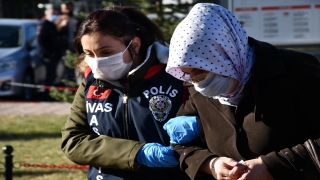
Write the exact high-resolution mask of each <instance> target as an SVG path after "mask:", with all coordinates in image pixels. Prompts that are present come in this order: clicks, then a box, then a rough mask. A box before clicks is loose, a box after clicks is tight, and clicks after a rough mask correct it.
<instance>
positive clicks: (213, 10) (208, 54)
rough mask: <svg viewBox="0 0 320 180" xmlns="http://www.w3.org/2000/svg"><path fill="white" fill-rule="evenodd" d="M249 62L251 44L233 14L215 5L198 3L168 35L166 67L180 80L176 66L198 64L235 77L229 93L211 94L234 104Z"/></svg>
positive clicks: (245, 76)
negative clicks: (237, 83)
mask: <svg viewBox="0 0 320 180" xmlns="http://www.w3.org/2000/svg"><path fill="white" fill-rule="evenodd" d="M252 64H253V48H250V47H249V44H248V36H247V33H246V31H245V30H244V29H243V28H242V26H241V24H240V23H239V22H238V21H237V19H236V18H235V16H234V15H233V14H232V13H231V12H230V11H228V10H227V9H225V8H223V7H221V6H219V5H216V4H211V3H198V4H196V5H195V6H194V7H193V8H192V9H191V10H190V12H189V14H188V15H187V17H186V18H185V19H184V20H183V21H181V22H180V24H179V25H178V26H177V27H176V29H175V31H174V33H173V35H172V38H171V41H170V47H169V59H168V64H167V68H166V71H167V72H168V73H169V74H171V75H172V76H174V77H176V78H178V79H180V80H183V78H182V76H183V72H182V71H181V69H180V68H200V69H204V70H207V71H211V72H213V73H216V74H220V75H224V76H229V77H232V78H235V79H237V80H239V81H240V83H239V86H238V87H237V88H236V90H235V91H233V92H232V94H227V95H221V96H217V97H214V98H216V99H219V100H220V102H221V103H223V104H228V105H236V104H237V103H238V101H239V99H240V96H241V94H242V90H243V86H244V84H245V83H246V82H247V81H248V79H249V77H250V70H251V67H252Z"/></svg>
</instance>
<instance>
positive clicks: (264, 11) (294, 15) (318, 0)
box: [232, 0, 320, 45]
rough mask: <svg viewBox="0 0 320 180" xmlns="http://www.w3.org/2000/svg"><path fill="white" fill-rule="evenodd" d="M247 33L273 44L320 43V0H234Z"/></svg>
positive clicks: (234, 6) (236, 13) (234, 11)
mask: <svg viewBox="0 0 320 180" xmlns="http://www.w3.org/2000/svg"><path fill="white" fill-rule="evenodd" d="M232 11H233V13H234V14H235V16H236V18H237V19H238V20H239V21H240V22H241V23H242V25H243V27H244V29H245V30H246V31H247V33H248V35H249V36H251V37H253V38H255V39H258V40H261V41H266V42H269V43H271V44H274V45H307V44H320V0H233V10H232Z"/></svg>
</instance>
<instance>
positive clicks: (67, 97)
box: [49, 50, 78, 103]
mask: <svg viewBox="0 0 320 180" xmlns="http://www.w3.org/2000/svg"><path fill="white" fill-rule="evenodd" d="M62 60H63V61H64V63H65V65H66V66H68V67H70V68H72V69H75V67H76V64H77V60H78V55H77V54H76V53H73V52H71V51H69V50H67V51H66V55H65V56H63V57H62ZM61 81H62V83H63V84H64V85H65V86H66V87H78V84H77V83H76V82H75V81H70V80H66V79H62V80H61ZM49 95H50V96H51V97H52V98H53V99H55V100H57V101H61V102H69V103H72V101H73V99H74V96H75V91H70V90H68V89H63V90H60V89H57V88H55V87H51V88H50V90H49Z"/></svg>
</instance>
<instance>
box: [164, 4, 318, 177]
mask: <svg viewBox="0 0 320 180" xmlns="http://www.w3.org/2000/svg"><path fill="white" fill-rule="evenodd" d="M169 49H170V51H169V61H168V65H167V68H166V71H167V72H168V73H169V74H171V75H172V76H174V77H176V78H178V79H180V80H182V81H186V83H185V85H186V86H188V89H189V93H190V96H189V100H188V101H187V102H186V103H185V104H183V105H182V106H181V108H180V110H179V112H178V117H176V118H173V119H171V120H170V121H168V122H167V123H166V124H165V125H164V129H166V130H167V132H168V134H169V136H170V141H171V143H173V144H176V145H173V146H174V147H173V149H174V150H176V152H178V153H179V154H180V168H181V169H182V170H183V171H185V172H186V173H187V174H188V175H189V177H190V178H191V179H196V177H198V176H200V175H201V176H203V175H204V173H207V174H209V176H212V175H213V176H214V178H216V179H241V180H243V179H246V180H251V179H259V180H264V179H266V180H271V179H290V180H298V179H299V180H301V179H315V178H319V176H320V172H319V169H317V164H316V162H314V161H313V160H315V161H316V160H317V159H316V158H313V157H312V155H310V154H309V151H308V147H309V146H308V145H306V144H307V142H311V145H313V147H314V148H319V145H318V144H320V111H319V110H318V109H319V103H320V93H319V92H320V64H319V61H318V60H317V59H316V58H315V57H314V56H312V55H309V54H305V53H301V52H295V51H290V50H285V49H277V48H276V47H274V46H272V45H271V44H268V43H266V42H261V41H258V40H255V39H253V38H251V37H248V35H247V33H246V31H245V30H244V29H243V28H242V26H241V24H240V23H239V22H238V21H237V19H236V18H235V16H234V15H233V14H232V13H231V12H230V11H228V10H227V9H225V8H223V7H221V6H219V5H216V4H209V3H199V4H196V5H195V6H194V7H193V8H192V9H191V11H190V12H189V14H188V16H187V17H186V18H185V19H184V20H183V21H182V22H181V23H180V24H179V25H178V26H177V27H176V29H175V31H174V33H173V36H172V39H171V42H170V48H169ZM198 137H200V139H201V140H202V142H203V144H205V145H204V146H202V145H203V144H201V143H200V144H199V140H198V141H197V139H196V140H194V139H195V138H198ZM308 139H309V140H310V141H307V140H308ZM304 142H306V143H304ZM194 143H196V144H194ZM179 144H180V145H179ZM318 158H319V157H318ZM241 160H243V161H241ZM238 161H240V162H241V163H239V162H238ZM212 178H213V177H212Z"/></svg>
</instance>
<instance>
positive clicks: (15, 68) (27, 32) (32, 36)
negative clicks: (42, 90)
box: [0, 18, 40, 100]
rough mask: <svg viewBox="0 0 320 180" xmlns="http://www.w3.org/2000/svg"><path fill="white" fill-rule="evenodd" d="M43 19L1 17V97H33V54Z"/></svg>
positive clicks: (27, 98)
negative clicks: (38, 27) (39, 26)
mask: <svg viewBox="0 0 320 180" xmlns="http://www.w3.org/2000/svg"><path fill="white" fill-rule="evenodd" d="M39 23H40V20H23V19H5V18H1V19H0V32H1V33H0V97H3V96H15V97H16V96H19V97H21V98H23V99H26V100H30V99H31V98H32V96H33V95H34V92H35V88H32V86H30V85H29V86H28V84H34V83H35V82H34V79H35V74H36V73H35V68H34V67H33V65H32V63H33V58H34V57H35V50H36V46H37V41H36V35H37V26H38V25H39Z"/></svg>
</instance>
